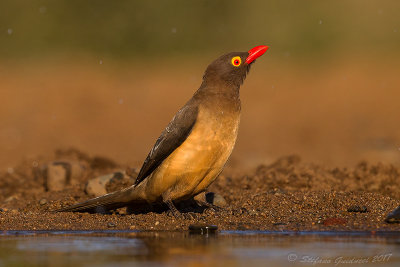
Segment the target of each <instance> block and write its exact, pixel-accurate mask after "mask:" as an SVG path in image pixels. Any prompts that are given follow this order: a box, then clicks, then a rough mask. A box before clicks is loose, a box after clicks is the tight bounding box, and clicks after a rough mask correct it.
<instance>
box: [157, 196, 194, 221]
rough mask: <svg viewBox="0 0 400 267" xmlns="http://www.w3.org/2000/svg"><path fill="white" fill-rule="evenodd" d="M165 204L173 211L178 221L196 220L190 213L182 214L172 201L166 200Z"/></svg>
mask: <svg viewBox="0 0 400 267" xmlns="http://www.w3.org/2000/svg"><path fill="white" fill-rule="evenodd" d="M163 202H164V203H165V204H167V206H168V208H169V209H170V210H171V212H172V214H173V215H174V217H175V218H177V219H194V217H193V215H191V214H188V213H181V212H180V211H179V210H178V209H177V208H176V207H175V205H174V203H173V202H172V200H170V199H164V200H163Z"/></svg>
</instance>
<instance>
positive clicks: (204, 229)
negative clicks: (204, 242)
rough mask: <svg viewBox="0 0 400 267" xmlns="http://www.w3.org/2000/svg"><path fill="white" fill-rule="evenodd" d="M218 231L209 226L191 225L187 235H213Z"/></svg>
mask: <svg viewBox="0 0 400 267" xmlns="http://www.w3.org/2000/svg"><path fill="white" fill-rule="evenodd" d="M217 230H218V226H216V225H211V224H191V225H189V233H191V234H199V235H207V234H215V233H216V231H217Z"/></svg>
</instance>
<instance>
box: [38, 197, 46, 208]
mask: <svg viewBox="0 0 400 267" xmlns="http://www.w3.org/2000/svg"><path fill="white" fill-rule="evenodd" d="M39 204H40V205H42V206H43V205H46V204H47V199H45V198H42V199H41V200H40V201H39Z"/></svg>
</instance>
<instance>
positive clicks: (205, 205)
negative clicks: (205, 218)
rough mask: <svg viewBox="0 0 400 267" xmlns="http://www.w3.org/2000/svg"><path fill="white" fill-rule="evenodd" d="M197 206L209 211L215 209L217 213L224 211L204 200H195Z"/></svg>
mask: <svg viewBox="0 0 400 267" xmlns="http://www.w3.org/2000/svg"><path fill="white" fill-rule="evenodd" d="M195 201H196V203H197V205H199V206H200V207H206V208H208V209H213V210H215V211H222V210H224V208H223V207H220V206H217V205H214V204H211V203H208V202H207V201H202V200H195Z"/></svg>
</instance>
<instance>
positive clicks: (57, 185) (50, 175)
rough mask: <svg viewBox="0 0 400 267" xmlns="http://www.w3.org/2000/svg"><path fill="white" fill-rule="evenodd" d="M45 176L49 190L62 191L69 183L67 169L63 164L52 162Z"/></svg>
mask: <svg viewBox="0 0 400 267" xmlns="http://www.w3.org/2000/svg"><path fill="white" fill-rule="evenodd" d="M45 177H46V188H47V190H48V191H61V190H63V189H64V187H65V185H66V183H67V170H66V169H65V168H64V166H63V165H58V164H50V165H48V166H47V168H46V175H45Z"/></svg>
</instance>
